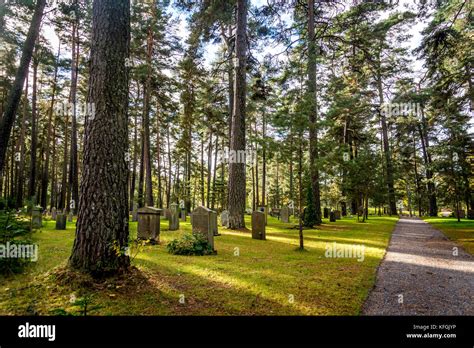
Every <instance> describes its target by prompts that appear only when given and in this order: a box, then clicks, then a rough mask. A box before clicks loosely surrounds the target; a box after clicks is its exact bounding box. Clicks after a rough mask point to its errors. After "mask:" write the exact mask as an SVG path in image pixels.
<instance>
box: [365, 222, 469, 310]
mask: <svg viewBox="0 0 474 348" xmlns="http://www.w3.org/2000/svg"><path fill="white" fill-rule="evenodd" d="M455 248H458V249H457V252H458V255H457V256H455V255H453V254H455V251H456V249H455ZM362 314H364V315H474V257H472V256H471V255H470V254H468V253H467V252H465V251H464V250H462V249H461V248H459V246H458V245H457V244H455V243H453V242H452V241H450V240H448V238H446V237H445V236H444V234H443V233H441V232H440V231H438V230H436V229H435V228H433V227H432V226H431V225H430V224H428V223H427V222H424V221H423V220H420V219H417V218H401V219H400V220H399V222H398V223H397V225H396V227H395V230H394V232H393V234H392V239H391V241H390V244H389V247H388V250H387V253H386V255H385V258H384V260H383V261H382V263H381V264H380V266H379V269H378V271H377V280H376V283H375V286H374V288H373V289H372V291H371V293H370V294H369V296H368V298H367V301H366V302H365V304H364V307H363V309H362Z"/></svg>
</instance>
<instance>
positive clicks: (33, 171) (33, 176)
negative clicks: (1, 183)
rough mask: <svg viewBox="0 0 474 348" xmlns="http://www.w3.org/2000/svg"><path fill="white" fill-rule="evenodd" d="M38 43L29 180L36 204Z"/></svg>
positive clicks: (30, 194)
mask: <svg viewBox="0 0 474 348" xmlns="http://www.w3.org/2000/svg"><path fill="white" fill-rule="evenodd" d="M38 64H39V57H38V45H36V47H35V53H34V55H33V93H32V97H31V147H30V180H29V182H28V199H30V200H32V203H33V204H36V197H35V188H36V165H37V163H36V151H37V148H38V132H37V118H38V117H37V113H38V107H37V105H38V104H37V99H38Z"/></svg>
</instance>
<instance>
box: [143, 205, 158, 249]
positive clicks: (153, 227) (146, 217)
mask: <svg viewBox="0 0 474 348" xmlns="http://www.w3.org/2000/svg"><path fill="white" fill-rule="evenodd" d="M160 215H161V209H157V208H152V207H144V208H140V209H138V227H137V238H138V239H144V240H150V241H151V242H152V243H159V242H160Z"/></svg>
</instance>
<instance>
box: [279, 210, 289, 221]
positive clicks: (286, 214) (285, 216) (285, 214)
mask: <svg viewBox="0 0 474 348" xmlns="http://www.w3.org/2000/svg"><path fill="white" fill-rule="evenodd" d="M280 217H281V222H285V223H288V222H290V209H288V207H283V208H281V210H280Z"/></svg>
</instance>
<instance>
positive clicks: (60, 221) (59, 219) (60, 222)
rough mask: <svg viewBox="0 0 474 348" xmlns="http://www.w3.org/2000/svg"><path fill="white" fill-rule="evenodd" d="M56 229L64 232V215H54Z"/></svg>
mask: <svg viewBox="0 0 474 348" xmlns="http://www.w3.org/2000/svg"><path fill="white" fill-rule="evenodd" d="M56 229H57V230H65V229H66V214H64V213H58V214H57V215H56Z"/></svg>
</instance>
